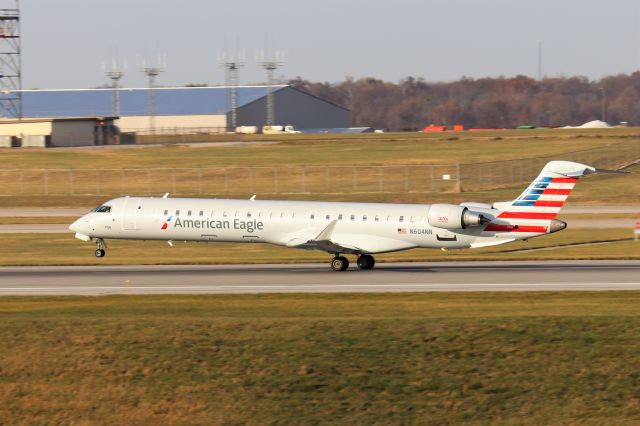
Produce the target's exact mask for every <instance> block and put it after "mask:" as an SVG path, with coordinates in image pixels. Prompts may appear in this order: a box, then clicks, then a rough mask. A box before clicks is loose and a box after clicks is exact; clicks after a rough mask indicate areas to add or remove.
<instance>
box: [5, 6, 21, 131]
mask: <svg viewBox="0 0 640 426" xmlns="http://www.w3.org/2000/svg"><path fill="white" fill-rule="evenodd" d="M12 4H13V7H8V8H2V9H0V108H1V109H2V111H1V112H0V114H1V115H2V116H4V117H8V118H18V119H22V117H23V112H22V54H21V52H22V51H21V31H20V2H19V1H18V0H15V1H13V2H12Z"/></svg>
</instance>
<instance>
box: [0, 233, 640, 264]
mask: <svg viewBox="0 0 640 426" xmlns="http://www.w3.org/2000/svg"><path fill="white" fill-rule="evenodd" d="M632 238H633V234H632V230H630V229H595V230H571V229H568V230H565V231H562V232H559V233H557V234H552V235H547V236H544V237H540V238H534V239H532V240H530V241H529V242H516V243H511V244H505V245H502V246H497V247H492V248H485V249H473V250H470V249H467V250H452V251H448V252H442V251H440V250H436V249H416V250H409V251H403V252H397V253H388V254H381V255H377V256H376V259H377V260H378V261H379V262H385V261H389V262H398V261H452V260H523V259H530V260H531V259H640V242H635V241H632ZM594 242H607V243H605V244H594V245H588V244H589V243H594ZM107 244H108V246H109V248H108V250H107V256H106V257H105V258H102V259H96V258H95V257H94V256H93V250H95V244H93V243H83V242H82V241H79V240H76V239H75V238H74V237H73V234H72V233H69V234H3V235H2V244H1V245H0V265H3V266H18V265H133V264H147V265H155V264H237V263H247V262H250V263H299V262H328V261H329V260H330V257H331V256H330V255H329V254H327V253H323V252H319V251H306V250H297V249H290V248H283V247H277V246H272V245H267V244H231V243H210V244H207V243H180V242H178V241H176V242H174V247H169V245H167V243H166V242H161V241H148V242H143V241H118V240H109V241H107ZM573 244H580V245H578V246H571V245H573ZM582 244H586V245H582ZM533 249H544V250H535V251H529V250H533Z"/></svg>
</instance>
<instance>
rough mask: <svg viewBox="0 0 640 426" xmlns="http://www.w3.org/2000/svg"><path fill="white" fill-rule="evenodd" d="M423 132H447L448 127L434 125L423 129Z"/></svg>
mask: <svg viewBox="0 0 640 426" xmlns="http://www.w3.org/2000/svg"><path fill="white" fill-rule="evenodd" d="M422 131H423V132H446V131H447V126H434V125H433V124H429V125H428V126H427V127H425V128H424V129H422Z"/></svg>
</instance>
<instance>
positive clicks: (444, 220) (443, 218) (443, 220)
mask: <svg viewBox="0 0 640 426" xmlns="http://www.w3.org/2000/svg"><path fill="white" fill-rule="evenodd" d="M438 222H440V223H449V218H448V217H447V216H438Z"/></svg>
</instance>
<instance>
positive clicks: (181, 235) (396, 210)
mask: <svg viewBox="0 0 640 426" xmlns="http://www.w3.org/2000/svg"><path fill="white" fill-rule="evenodd" d="M105 205H108V206H109V208H110V211H108V212H91V213H88V214H87V215H85V216H83V217H82V218H80V219H78V220H77V221H76V222H74V223H73V224H72V225H71V226H70V229H71V230H73V231H75V232H76V233H78V234H79V235H80V236H85V237H90V238H102V239H129V240H166V241H171V240H179V241H210V242H216V241H217V242H262V243H270V244H276V245H282V246H287V247H297V248H316V249H317V247H313V246H312V245H309V244H307V242H308V241H310V240H313V239H314V238H316V237H317V236H318V235H319V234H321V233H322V232H323V230H324V229H325V228H327V227H328V225H329V224H331V223H332V222H335V224H334V225H333V226H332V233H331V235H332V238H331V240H332V241H335V242H337V243H340V244H342V245H343V246H344V247H347V249H345V250H341V251H343V252H351V253H382V252H391V251H399V250H407V249H411V248H417V247H424V248H448V249H459V248H467V247H472V246H478V247H481V246H489V245H496V244H502V243H505V242H509V241H514V240H516V239H518V240H520V239H526V238H531V237H533V236H537V235H541V233H539V232H534V233H529V232H520V233H517V234H516V233H513V232H511V233H502V232H486V231H484V228H485V227H484V226H478V227H469V228H467V229H455V230H447V229H442V228H439V227H434V226H431V225H430V224H429V221H428V212H429V209H430V207H431V206H430V205H420V204H381V203H341V202H310V201H263V200H255V201H254V200H219V199H195V198H143V197H122V198H116V199H114V200H111V201H109V202H107V203H105ZM474 210H476V211H481V212H482V213H483V214H485V215H486V216H487V217H488V218H490V219H491V220H494V219H495V214H496V210H493V209H482V208H474ZM327 251H329V250H327Z"/></svg>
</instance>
